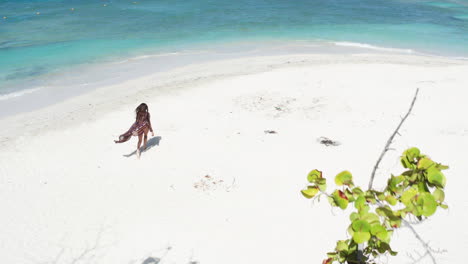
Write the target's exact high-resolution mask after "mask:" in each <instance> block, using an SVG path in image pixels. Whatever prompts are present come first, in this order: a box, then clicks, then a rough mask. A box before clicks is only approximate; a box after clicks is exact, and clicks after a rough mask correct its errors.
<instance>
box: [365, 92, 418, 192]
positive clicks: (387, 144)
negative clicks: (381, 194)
mask: <svg viewBox="0 0 468 264" xmlns="http://www.w3.org/2000/svg"><path fill="white" fill-rule="evenodd" d="M418 92H419V88H417V89H416V93H415V94H414V97H413V101H412V102H411V106H410V108H409V110H408V112H407V113H406V115H405V116H404V117H403V118H402V119H401V121H400V123H399V124H398V126H397V128H396V129H395V131H393V133H392V135H391V136H390V138H389V139H388V140H387V143H386V144H385V147H384V150H383V151H382V153H380V156H379V159H378V160H377V162H376V163H375V166H374V169H373V170H372V174H371V178H370V181H369V188H368V189H369V190H370V189H372V184H373V183H374V177H375V172H376V171H377V168H378V167H379V164H380V161H382V158H383V157H384V156H385V153H387V151H388V150H389V147H390V145H391V144H392V142H393V138H394V137H395V135H397V134H398V130H399V129H400V127H401V126H402V125H403V123H404V122H405V120H406V118H408V116H409V114H410V113H411V111H412V110H413V106H414V102H416V97H417V96H418Z"/></svg>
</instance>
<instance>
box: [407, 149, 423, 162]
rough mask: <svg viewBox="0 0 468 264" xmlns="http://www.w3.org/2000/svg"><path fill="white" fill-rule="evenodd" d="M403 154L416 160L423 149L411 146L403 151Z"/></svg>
mask: <svg viewBox="0 0 468 264" xmlns="http://www.w3.org/2000/svg"><path fill="white" fill-rule="evenodd" d="M403 155H404V156H406V157H408V159H410V160H414V159H415V158H418V157H419V155H421V151H420V150H419V149H418V148H415V147H413V148H409V149H407V150H405V152H403Z"/></svg>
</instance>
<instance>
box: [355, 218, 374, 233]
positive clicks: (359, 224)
mask: <svg viewBox="0 0 468 264" xmlns="http://www.w3.org/2000/svg"><path fill="white" fill-rule="evenodd" d="M351 225H352V227H353V230H354V231H356V232H369V231H370V229H371V226H370V224H369V223H368V222H367V221H364V220H356V221H354V222H353V223H352V224H351Z"/></svg>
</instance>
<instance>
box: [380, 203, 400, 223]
mask: <svg viewBox="0 0 468 264" xmlns="http://www.w3.org/2000/svg"><path fill="white" fill-rule="evenodd" d="M375 212H376V213H377V214H378V215H380V216H383V217H387V218H388V219H390V220H392V221H398V220H400V217H398V216H397V215H395V212H393V210H392V209H391V208H390V207H389V206H381V207H378V208H377V209H375Z"/></svg>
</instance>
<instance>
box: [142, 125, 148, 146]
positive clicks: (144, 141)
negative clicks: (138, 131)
mask: <svg viewBox="0 0 468 264" xmlns="http://www.w3.org/2000/svg"><path fill="white" fill-rule="evenodd" d="M144 134H145V135H144V138H143V148H144V149H146V147H147V146H146V143H147V142H148V129H145V132H144Z"/></svg>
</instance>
